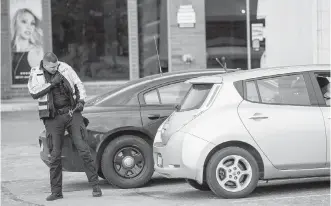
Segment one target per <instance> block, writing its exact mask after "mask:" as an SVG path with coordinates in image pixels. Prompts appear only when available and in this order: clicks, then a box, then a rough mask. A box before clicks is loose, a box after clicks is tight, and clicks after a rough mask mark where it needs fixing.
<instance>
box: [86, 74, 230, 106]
mask: <svg viewBox="0 0 331 206" xmlns="http://www.w3.org/2000/svg"><path fill="white" fill-rule="evenodd" d="M227 70H229V71H236V69H227ZM221 72H225V70H224V69H222V68H220V69H197V70H181V71H176V72H167V73H163V74H162V75H161V74H155V75H150V76H147V77H143V78H140V79H137V80H132V81H129V82H127V83H125V84H123V85H121V86H119V87H118V88H115V89H114V90H112V91H110V92H107V93H104V94H101V95H98V96H96V97H95V98H93V99H91V100H89V103H88V104H95V103H97V104H100V103H102V102H104V101H106V100H108V99H110V98H115V97H116V96H118V95H120V94H121V95H124V94H125V93H130V92H131V91H133V90H137V89H139V88H144V87H146V85H152V84H155V83H157V84H159V82H162V81H167V80H168V79H172V78H176V77H178V78H179V77H186V76H190V75H194V74H201V75H203V74H212V75H213V73H215V75H216V74H219V73H221Z"/></svg>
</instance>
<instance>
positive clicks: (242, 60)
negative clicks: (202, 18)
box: [205, 0, 265, 69]
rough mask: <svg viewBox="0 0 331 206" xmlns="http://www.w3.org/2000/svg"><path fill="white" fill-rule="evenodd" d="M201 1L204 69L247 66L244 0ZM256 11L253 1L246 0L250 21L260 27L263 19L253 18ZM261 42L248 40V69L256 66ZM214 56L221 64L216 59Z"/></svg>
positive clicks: (261, 45)
mask: <svg viewBox="0 0 331 206" xmlns="http://www.w3.org/2000/svg"><path fill="white" fill-rule="evenodd" d="M205 2H206V5H205V13H206V45H207V68H221V67H223V66H225V65H226V66H227V67H228V68H241V69H247V68H248V64H247V63H248V61H247V59H248V52H247V43H248V42H247V27H246V25H247V21H246V20H247V19H246V15H247V14H246V0H221V1H220V0H206V1H205ZM256 10H257V0H250V20H251V24H257V25H260V24H262V26H264V20H261V19H257V17H256ZM254 28H256V27H254ZM254 32H255V30H254ZM251 34H252V30H251ZM251 40H252V38H250V41H251ZM264 43H265V41H264V40H261V41H259V42H256V41H254V42H252V41H251V45H252V46H251V49H250V53H251V64H252V68H256V67H259V66H260V59H261V56H262V54H263V51H264V48H265V44H264ZM253 46H254V48H255V49H253ZM216 58H218V59H219V60H220V62H221V64H222V65H220V64H219V63H218V62H217V61H216ZM222 60H223V61H222Z"/></svg>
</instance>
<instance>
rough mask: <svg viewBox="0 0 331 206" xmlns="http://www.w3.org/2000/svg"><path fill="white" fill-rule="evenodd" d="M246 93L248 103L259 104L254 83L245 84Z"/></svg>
mask: <svg viewBox="0 0 331 206" xmlns="http://www.w3.org/2000/svg"><path fill="white" fill-rule="evenodd" d="M246 91H247V92H246V94H247V95H246V96H247V100H248V101H251V102H259V94H258V92H257V89H256V86H255V81H249V82H246Z"/></svg>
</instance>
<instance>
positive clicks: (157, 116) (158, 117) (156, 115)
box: [148, 114, 161, 120]
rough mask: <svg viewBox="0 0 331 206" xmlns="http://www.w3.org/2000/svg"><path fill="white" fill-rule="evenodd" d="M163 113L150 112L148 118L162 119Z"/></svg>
mask: <svg viewBox="0 0 331 206" xmlns="http://www.w3.org/2000/svg"><path fill="white" fill-rule="evenodd" d="M160 117H161V115H160V114H149V115H148V119H152V120H153V119H160Z"/></svg>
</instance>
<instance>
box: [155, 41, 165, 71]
mask: <svg viewBox="0 0 331 206" xmlns="http://www.w3.org/2000/svg"><path fill="white" fill-rule="evenodd" d="M154 42H155V49H156V55H157V61H158V63H159V69H160V74H161V76H162V75H163V73H162V68H161V62H160V55H159V49H158V48H157V43H156V37H155V36H154Z"/></svg>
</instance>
